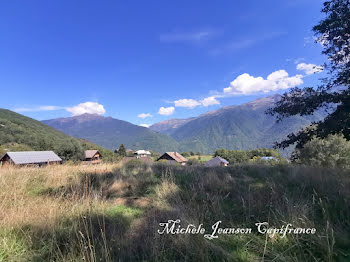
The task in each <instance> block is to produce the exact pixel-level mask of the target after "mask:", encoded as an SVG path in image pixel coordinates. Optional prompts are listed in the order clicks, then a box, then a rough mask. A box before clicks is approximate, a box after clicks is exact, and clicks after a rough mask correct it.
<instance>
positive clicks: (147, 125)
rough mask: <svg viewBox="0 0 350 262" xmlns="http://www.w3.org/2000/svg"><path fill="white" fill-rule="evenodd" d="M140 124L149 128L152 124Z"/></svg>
mask: <svg viewBox="0 0 350 262" xmlns="http://www.w3.org/2000/svg"><path fill="white" fill-rule="evenodd" d="M139 126H142V127H147V128H149V127H150V126H151V125H149V124H140V125H139Z"/></svg>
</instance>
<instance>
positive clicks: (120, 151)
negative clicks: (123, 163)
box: [114, 144, 126, 156]
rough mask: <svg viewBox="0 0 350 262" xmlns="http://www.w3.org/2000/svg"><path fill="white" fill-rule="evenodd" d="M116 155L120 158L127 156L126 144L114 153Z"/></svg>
mask: <svg viewBox="0 0 350 262" xmlns="http://www.w3.org/2000/svg"><path fill="white" fill-rule="evenodd" d="M114 152H115V153H116V154H118V155H119V156H126V149H125V146H124V144H121V145H120V146H119V149H118V150H116V151H114Z"/></svg>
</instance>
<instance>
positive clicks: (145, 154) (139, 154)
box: [134, 150, 151, 158]
mask: <svg viewBox="0 0 350 262" xmlns="http://www.w3.org/2000/svg"><path fill="white" fill-rule="evenodd" d="M134 155H135V156H136V158H140V157H148V156H150V155H151V152H150V151H147V150H137V151H135V152H134Z"/></svg>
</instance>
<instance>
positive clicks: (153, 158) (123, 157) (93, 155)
mask: <svg viewBox="0 0 350 262" xmlns="http://www.w3.org/2000/svg"><path fill="white" fill-rule="evenodd" d="M121 147H123V146H121ZM221 151H222V150H221ZM221 151H220V150H219V151H217V153H218V152H221ZM263 151H265V153H267V155H268V156H264V155H260V156H259V155H253V157H252V158H251V159H249V160H250V161H252V160H257V159H259V160H260V161H264V162H266V163H268V162H271V161H272V162H273V163H277V162H278V161H280V160H281V159H282V158H280V159H278V158H277V157H274V156H271V155H270V152H272V151H270V150H263ZM126 152H127V153H126ZM183 154H184V155H188V156H189V157H190V162H189V159H187V158H185V157H184V156H183V155H181V154H180V153H178V152H165V153H163V154H161V155H160V156H159V154H157V153H151V152H150V151H148V150H142V149H141V150H136V151H132V150H126V151H125V152H124V154H123V153H121V152H118V151H117V152H116V155H119V156H120V157H119V158H118V161H121V162H123V163H126V162H128V161H131V160H136V161H141V162H144V163H148V164H152V163H154V162H162V163H169V164H178V165H182V166H185V165H187V164H188V162H189V163H190V165H199V164H203V165H204V166H207V167H225V166H228V165H229V162H228V161H227V160H226V159H224V158H222V157H220V156H219V155H214V156H210V155H209V156H201V154H200V153H197V155H196V156H197V158H194V156H195V154H194V153H192V156H191V154H189V153H186V152H184V153H183ZM218 154H219V153H218ZM202 157H203V159H204V160H205V161H200V160H201V159H202ZM207 158H209V160H206V159H207ZM103 160H104V157H103V155H102V154H101V152H99V150H93V149H90V150H86V151H85V152H84V159H82V160H81V161H79V162H80V163H81V164H101V163H103ZM191 160H192V161H191ZM63 163H64V161H63V160H62V158H61V157H59V156H58V155H57V154H56V153H55V152H53V151H19V152H12V151H11V152H6V153H5V154H4V155H3V156H0V166H4V167H5V166H9V165H10V166H21V167H23V166H37V167H42V166H46V165H57V164H63Z"/></svg>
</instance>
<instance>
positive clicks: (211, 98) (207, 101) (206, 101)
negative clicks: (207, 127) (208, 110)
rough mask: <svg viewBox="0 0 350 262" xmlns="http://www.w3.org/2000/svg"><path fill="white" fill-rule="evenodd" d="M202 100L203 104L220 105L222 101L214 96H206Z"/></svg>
mask: <svg viewBox="0 0 350 262" xmlns="http://www.w3.org/2000/svg"><path fill="white" fill-rule="evenodd" d="M200 102H201V104H202V106H211V105H220V101H218V100H217V99H216V98H215V97H214V96H209V97H207V98H204V99H202V100H201V101H200Z"/></svg>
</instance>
